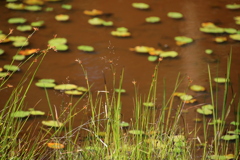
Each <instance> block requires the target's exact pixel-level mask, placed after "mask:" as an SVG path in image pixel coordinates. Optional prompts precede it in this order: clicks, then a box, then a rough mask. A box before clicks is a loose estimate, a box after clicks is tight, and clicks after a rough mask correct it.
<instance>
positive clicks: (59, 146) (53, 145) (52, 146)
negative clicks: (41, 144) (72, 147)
mask: <svg viewBox="0 0 240 160" xmlns="http://www.w3.org/2000/svg"><path fill="white" fill-rule="evenodd" d="M47 146H48V147H49V148H52V149H63V148H64V145H63V144H61V143H48V144H47Z"/></svg>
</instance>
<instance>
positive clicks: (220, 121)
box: [208, 119, 225, 125]
mask: <svg viewBox="0 0 240 160" xmlns="http://www.w3.org/2000/svg"><path fill="white" fill-rule="evenodd" d="M222 123H225V122H224V121H222V120H221V119H214V120H213V121H212V122H209V123H208V124H209V125H214V124H222Z"/></svg>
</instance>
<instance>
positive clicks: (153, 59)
mask: <svg viewBox="0 0 240 160" xmlns="http://www.w3.org/2000/svg"><path fill="white" fill-rule="evenodd" d="M156 60H158V56H148V61H150V62H154V61H156Z"/></svg>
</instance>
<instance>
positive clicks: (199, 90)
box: [190, 85, 205, 92]
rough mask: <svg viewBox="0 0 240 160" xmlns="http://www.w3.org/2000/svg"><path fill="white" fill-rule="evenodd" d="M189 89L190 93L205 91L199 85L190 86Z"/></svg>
mask: <svg viewBox="0 0 240 160" xmlns="http://www.w3.org/2000/svg"><path fill="white" fill-rule="evenodd" d="M190 89H191V90H192V91H196V92H201V91H205V88H204V87H203V86H200V85H191V86H190Z"/></svg>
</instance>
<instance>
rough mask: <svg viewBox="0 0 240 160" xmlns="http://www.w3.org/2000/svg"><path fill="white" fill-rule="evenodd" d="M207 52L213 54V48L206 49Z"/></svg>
mask: <svg viewBox="0 0 240 160" xmlns="http://www.w3.org/2000/svg"><path fill="white" fill-rule="evenodd" d="M205 53H206V54H212V53H213V50H211V49H206V50H205Z"/></svg>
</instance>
